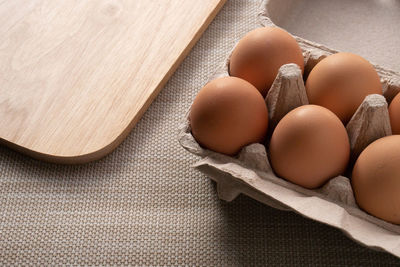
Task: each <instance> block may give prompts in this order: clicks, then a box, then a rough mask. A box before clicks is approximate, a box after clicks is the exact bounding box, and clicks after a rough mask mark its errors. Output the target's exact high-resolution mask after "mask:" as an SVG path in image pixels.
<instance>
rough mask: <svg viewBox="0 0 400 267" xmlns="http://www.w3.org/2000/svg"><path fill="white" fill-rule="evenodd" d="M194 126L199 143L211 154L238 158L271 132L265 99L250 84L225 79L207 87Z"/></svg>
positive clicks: (195, 108)
mask: <svg viewBox="0 0 400 267" xmlns="http://www.w3.org/2000/svg"><path fill="white" fill-rule="evenodd" d="M189 120H190V126H191V129H192V134H193V136H194V138H195V139H196V141H197V142H198V143H199V144H200V145H202V146H203V147H206V148H208V149H210V150H213V151H216V152H220V153H223V154H227V155H234V154H236V153H237V152H238V151H239V150H240V149H241V148H242V147H243V146H245V145H248V144H251V143H256V142H261V141H263V139H264V136H265V134H266V132H267V128H268V110H267V106H266V103H265V101H264V98H263V97H262V96H261V94H260V93H259V91H258V90H257V89H256V88H255V87H254V86H253V85H251V84H250V83H249V82H247V81H245V80H243V79H240V78H236V77H224V78H219V79H216V80H213V81H211V82H209V83H208V84H206V85H205V86H204V87H203V88H202V89H201V90H200V92H199V93H198V95H197V96H196V98H195V99H194V101H193V104H192V107H191V110H190V114H189Z"/></svg>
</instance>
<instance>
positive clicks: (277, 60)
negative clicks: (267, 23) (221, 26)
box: [229, 27, 304, 97]
mask: <svg viewBox="0 0 400 267" xmlns="http://www.w3.org/2000/svg"><path fill="white" fill-rule="evenodd" d="M288 63H295V64H297V65H298V66H299V67H300V69H301V71H302V72H303V71H304V58H303V54H302V52H301V49H300V46H299V45H298V44H297V41H296V39H294V38H293V37H292V36H291V35H290V34H289V33H288V32H286V31H284V30H282V29H280V28H272V27H264V28H258V29H255V30H253V31H251V32H249V33H248V34H246V35H245V36H244V37H243V38H242V39H241V40H240V41H239V43H238V44H237V46H236V47H235V49H234V50H233V52H232V55H231V57H230V63H229V74H230V75H231V76H235V77H239V78H242V79H245V80H246V81H249V82H250V83H251V84H253V85H254V86H255V87H257V89H258V90H259V91H260V92H261V94H262V95H263V96H264V97H265V96H266V95H267V92H268V90H269V89H270V87H271V85H272V83H273V82H274V80H275V77H276V75H277V74H278V70H279V68H280V67H281V66H282V65H284V64H288Z"/></svg>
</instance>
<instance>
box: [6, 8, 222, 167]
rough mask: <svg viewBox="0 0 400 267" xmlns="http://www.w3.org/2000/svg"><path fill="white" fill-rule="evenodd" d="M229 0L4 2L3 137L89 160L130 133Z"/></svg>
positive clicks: (22, 147)
mask: <svg viewBox="0 0 400 267" xmlns="http://www.w3.org/2000/svg"><path fill="white" fill-rule="evenodd" d="M224 2H225V0H202V1H196V0H168V1H166V0H165V1H164V0H155V1H141V0H136V1H134V0H106V1H102V0H87V1H79V0H76V1H73V0H68V1H67V0H64V1H53V0H32V1H25V0H3V1H0V141H1V143H3V144H5V145H8V146H10V147H12V148H14V149H16V150H19V151H21V152H23V153H26V154H29V155H31V156H33V157H36V158H39V159H43V160H47V161H53V162H59V163H83V162H88V161H91V160H95V159H98V158H101V157H102V156H104V155H106V154H107V153H109V152H111V151H112V150H113V149H114V148H115V147H116V146H117V145H118V144H119V143H121V142H122V140H123V139H124V138H125V137H126V136H127V134H128V133H129V131H130V130H131V129H132V127H133V126H134V125H135V124H136V123H137V121H138V120H139V118H140V117H141V116H142V114H143V113H144V111H145V110H146V109H147V107H148V106H149V105H150V103H151V102H152V100H153V99H154V98H155V97H156V95H157V94H158V93H159V91H160V90H161V88H162V87H163V85H164V84H165V83H166V81H167V80H168V78H169V77H170V76H171V75H172V73H173V72H174V70H175V69H176V68H177V66H178V65H179V63H180V62H181V61H182V60H183V58H184V57H185V56H186V54H187V53H188V52H189V50H190V49H191V48H192V47H193V45H194V43H195V42H196V41H197V40H198V38H199V37H200V35H201V33H202V32H203V31H204V30H205V28H206V27H207V25H208V24H209V23H210V22H211V20H212V19H213V18H214V16H215V15H216V13H217V12H218V10H219V9H220V8H221V7H222V5H223V4H224Z"/></svg>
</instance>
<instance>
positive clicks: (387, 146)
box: [351, 135, 400, 224]
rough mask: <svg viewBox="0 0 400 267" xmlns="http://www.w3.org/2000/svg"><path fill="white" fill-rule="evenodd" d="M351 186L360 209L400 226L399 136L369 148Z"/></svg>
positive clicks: (392, 136) (354, 174) (361, 159)
mask: <svg viewBox="0 0 400 267" xmlns="http://www.w3.org/2000/svg"><path fill="white" fill-rule="evenodd" d="M351 182H352V186H353V190H354V195H355V197H356V200H357V203H358V205H359V206H360V208H362V209H363V210H365V211H367V212H368V213H370V214H372V215H374V216H376V217H378V218H380V219H383V220H385V221H388V222H391V223H395V224H400V135H391V136H386V137H384V138H380V139H378V140H376V141H375V142H373V143H371V144H370V145H369V146H367V148H365V149H364V151H363V152H362V153H361V154H360V156H359V157H358V159H357V161H356V163H355V165H354V168H353V175H352V178H351Z"/></svg>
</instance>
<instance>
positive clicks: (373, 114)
mask: <svg viewBox="0 0 400 267" xmlns="http://www.w3.org/2000/svg"><path fill="white" fill-rule="evenodd" d="M267 4H268V1H264V3H263V5H262V7H263V8H262V10H261V11H260V13H259V15H258V18H259V21H260V24H261V26H270V27H277V26H276V25H274V23H273V22H272V21H271V20H270V19H269V17H268V8H267V7H268V5H267ZM294 37H295V38H296V40H297V42H298V43H299V45H300V47H301V49H302V51H303V56H304V66H305V68H304V74H303V75H302V73H301V71H300V69H299V67H298V66H297V65H295V64H287V65H283V66H282V67H281V68H280V69H279V72H278V75H277V76H276V78H275V81H274V83H273V85H272V87H271V89H270V90H269V92H268V94H267V96H266V97H265V102H266V104H267V107H268V112H269V131H268V135H269V136H270V135H271V132H272V129H273V128H274V127H275V126H276V124H277V123H278V122H279V120H280V119H281V118H282V117H283V116H285V115H286V114H287V113H288V112H289V111H290V110H292V109H294V108H296V107H298V106H301V105H306V104H308V100H307V95H306V90H305V86H304V80H303V79H306V77H307V76H308V74H309V73H310V71H311V70H312V68H313V67H314V66H315V65H316V64H317V63H318V62H319V61H321V60H322V59H323V58H325V57H326V56H328V55H331V54H333V53H337V51H335V50H332V49H330V48H327V47H325V46H323V45H320V44H317V43H314V42H311V41H308V40H305V39H303V38H300V37H297V36H294ZM232 51H233V49H232ZM232 51H231V52H230V53H229V55H228V56H227V58H226V60H225V61H224V62H223V64H222V66H221V67H220V68H218V69H217V71H216V72H215V74H214V75H213V76H212V77H210V80H213V79H215V78H218V77H225V76H229V73H228V68H229V58H230V55H231V53H232ZM374 67H375V69H376V70H377V72H378V74H379V76H380V78H381V83H382V90H383V95H369V96H367V97H366V98H365V99H364V101H363V102H362V104H361V105H360V106H359V107H358V109H357V111H356V112H355V114H354V115H353V117H352V118H351V120H350V121H349V122H348V124H347V125H346V130H347V133H348V136H349V141H350V149H351V156H350V164H349V166H350V167H349V170H348V171H347V176H349V174H350V173H351V166H352V165H353V164H354V162H355V160H356V159H357V157H358V155H359V154H360V153H361V151H362V150H363V149H364V148H365V147H366V146H368V145H369V144H370V143H372V142H373V141H374V140H376V139H378V138H381V137H384V136H387V135H390V134H391V128H390V121H389V114H388V104H387V103H390V101H391V100H392V99H393V97H394V96H395V95H396V94H397V93H398V92H399V91H400V74H398V73H396V72H393V71H390V70H387V69H385V68H382V67H380V66H377V65H374ZM189 112H190V110H189V111H188V112H187V114H186V116H185V120H184V122H183V123H182V124H181V125H180V128H179V142H180V144H181V145H182V146H183V147H184V148H185V149H186V150H188V151H189V152H191V153H193V154H196V155H198V156H200V157H201V159H200V160H199V161H198V162H196V163H195V164H194V167H195V168H196V169H198V170H200V171H201V172H203V173H204V174H206V175H207V176H208V177H210V178H211V179H212V180H214V181H215V182H216V183H217V192H218V196H219V198H220V199H223V200H225V201H232V200H233V199H235V198H236V197H237V196H238V195H239V194H245V195H247V196H249V197H251V198H253V199H256V200H258V201H260V202H262V203H265V204H267V205H269V206H272V207H274V208H277V209H281V210H288V211H294V212H297V213H299V214H301V215H303V216H305V217H308V218H310V219H313V220H316V221H319V222H322V223H325V224H328V225H331V226H333V227H336V228H338V229H341V230H342V231H343V232H344V233H345V234H346V235H347V236H349V237H350V238H351V239H353V240H355V241H357V242H359V243H361V244H363V245H365V246H368V247H371V248H373V249H377V250H382V251H386V252H389V253H391V254H393V255H395V256H398V257H400V226H399V225H394V224H391V223H388V222H386V221H383V220H380V219H378V218H376V217H373V216H371V215H369V214H367V213H366V212H364V211H362V210H361V209H360V208H359V207H358V206H357V204H356V201H355V198H354V195H353V191H352V187H351V182H350V179H349V178H348V177H345V176H337V177H334V178H332V179H330V180H329V181H328V182H327V183H326V184H325V185H323V186H322V187H320V188H318V189H314V190H310V189H306V188H303V187H301V186H298V185H296V184H293V183H291V182H289V181H287V180H285V179H282V178H280V177H277V176H276V175H275V173H274V172H273V170H272V168H271V166H270V163H269V159H268V155H267V149H266V147H268V141H267V143H266V144H258V143H255V144H250V145H248V146H246V147H244V148H243V149H242V150H241V151H240V152H239V154H238V155H236V156H234V157H231V156H227V155H224V154H220V153H217V152H214V151H211V150H208V149H205V148H203V147H201V146H200V145H199V144H198V143H197V142H196V140H195V139H194V137H193V136H192V134H191V128H190V123H189V119H188V115H189ZM267 140H269V137H268V138H267ZM327 142H329V140H327Z"/></svg>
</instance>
